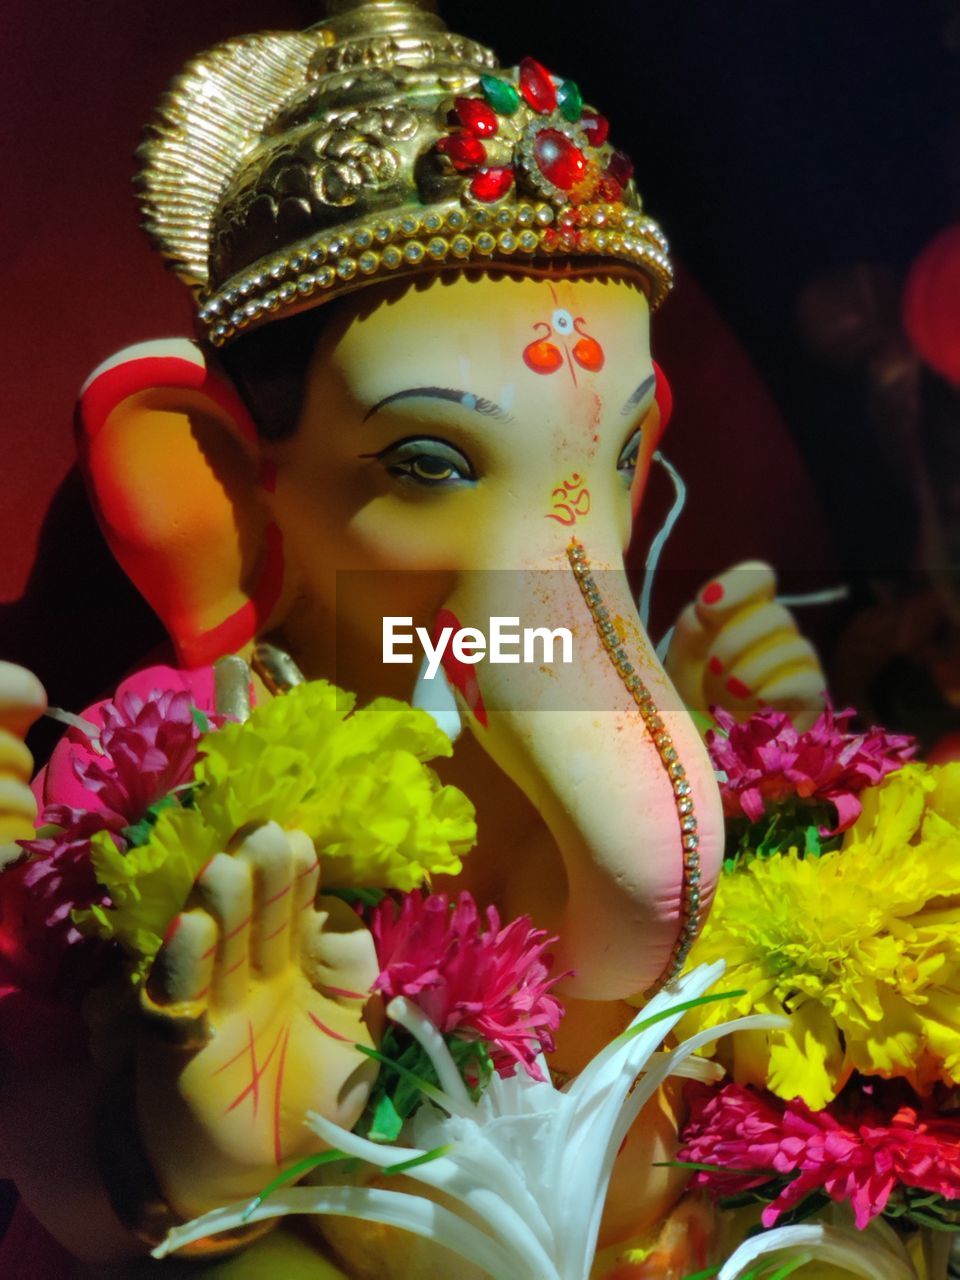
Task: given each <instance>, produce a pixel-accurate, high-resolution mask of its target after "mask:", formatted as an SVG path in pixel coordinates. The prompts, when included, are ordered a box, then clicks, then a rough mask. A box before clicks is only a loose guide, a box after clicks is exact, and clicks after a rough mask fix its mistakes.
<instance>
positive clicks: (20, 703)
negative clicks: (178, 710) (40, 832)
mask: <svg viewBox="0 0 960 1280" xmlns="http://www.w3.org/2000/svg"><path fill="white" fill-rule="evenodd" d="M46 705H47V695H46V693H45V692H44V689H43V685H42V684H41V683H40V681H39V680H38V679H37V677H36V676H35V675H33V674H32V673H31V672H29V671H27V670H26V669H25V668H24V667H18V666H15V665H14V664H13V663H12V662H0V867H2V866H3V865H4V864H5V863H7V862H10V861H12V859H14V858H18V857H20V848H19V847H18V846H17V845H16V844H14V841H15V840H29V839H30V837H31V836H32V835H33V833H34V822H35V820H36V817H37V804H36V801H35V800H34V798H33V792H32V791H31V790H30V785H29V783H30V777H31V774H32V773H33V756H31V754H30V752H29V751H28V750H27V747H26V744H25V743H24V741H23V739H24V737H25V736H26V733H27V730H28V729H29V728H30V726H31V725H32V724H33V722H34V720H36V719H37V717H38V716H41V715H42V714H43V712H44V710H45V708H46Z"/></svg>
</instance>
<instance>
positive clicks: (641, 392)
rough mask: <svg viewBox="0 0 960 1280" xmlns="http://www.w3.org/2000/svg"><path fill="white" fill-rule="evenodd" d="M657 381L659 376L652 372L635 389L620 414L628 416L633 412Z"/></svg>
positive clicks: (624, 416)
mask: <svg viewBox="0 0 960 1280" xmlns="http://www.w3.org/2000/svg"><path fill="white" fill-rule="evenodd" d="M656 383H657V378H656V375H655V374H651V375H650V377H649V378H647V380H646V382H641V383H640V385H639V387H637V389H636V391H634V393H633V395H632V396H631V397H630V399H629V400H628V401H627V403H626V404H625V405H624V406H623V408H622V409H621V410H620V416H621V417H623V418H626V417H627V416H628V415H629V414H631V413H633V411H634V409H636V407H637V405H638V404H640V403H641V401H643V400H645V399H646V397H647V395H648V394H649V392H650V389H651V387H655V386H656Z"/></svg>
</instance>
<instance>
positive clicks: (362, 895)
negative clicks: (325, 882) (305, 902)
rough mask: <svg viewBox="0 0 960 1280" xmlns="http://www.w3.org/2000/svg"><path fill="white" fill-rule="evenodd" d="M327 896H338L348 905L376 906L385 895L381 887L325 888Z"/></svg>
mask: <svg viewBox="0 0 960 1280" xmlns="http://www.w3.org/2000/svg"><path fill="white" fill-rule="evenodd" d="M323 892H324V893H325V894H326V896H327V897H328V898H339V899H340V901H341V902H345V903H346V904H347V905H348V906H350V907H377V906H379V905H380V903H381V902H382V901H383V900H384V898H385V897H386V896H387V895H386V893H385V892H384V890H383V889H327V888H324V890H323Z"/></svg>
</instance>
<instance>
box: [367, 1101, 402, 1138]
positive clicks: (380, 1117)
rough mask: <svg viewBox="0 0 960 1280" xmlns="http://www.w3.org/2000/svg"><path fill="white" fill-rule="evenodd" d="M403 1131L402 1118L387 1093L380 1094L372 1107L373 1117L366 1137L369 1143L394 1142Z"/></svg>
mask: <svg viewBox="0 0 960 1280" xmlns="http://www.w3.org/2000/svg"><path fill="white" fill-rule="evenodd" d="M402 1129H403V1116H401V1115H400V1114H399V1112H398V1111H397V1108H396V1107H395V1106H394V1105H393V1099H392V1098H391V1097H390V1095H389V1094H388V1093H381V1094H380V1096H379V1097H378V1098H377V1100H376V1102H375V1103H374V1106H373V1116H372V1118H371V1121H370V1127H369V1128H368V1129H367V1131H366V1133H367V1137H368V1138H369V1139H370V1141H371V1142H396V1140H397V1139H398V1138H399V1137H400V1131H401V1130H402Z"/></svg>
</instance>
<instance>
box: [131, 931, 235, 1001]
mask: <svg viewBox="0 0 960 1280" xmlns="http://www.w3.org/2000/svg"><path fill="white" fill-rule="evenodd" d="M217 935H218V929H217V925H216V922H215V921H214V919H213V918H212V916H211V915H210V914H209V912H207V911H204V910H202V909H201V908H193V909H191V910H189V911H181V912H180V914H179V915H178V916H176V917H175V918H174V919H173V921H172V922H171V924H170V927H169V928H168V929H167V934H166V937H165V938H164V940H163V946H162V947H161V948H160V950H159V951H158V953H157V957H156V959H155V960H154V962H153V966H152V967H151V969H150V974H149V977H148V978H147V983H146V992H145V996H146V1002H147V1004H148V1006H152V1011H153V1012H156V1011H161V1012H163V1011H166V1012H168V1013H171V1014H175V1015H177V1016H188V1017H190V1018H197V1017H199V1016H200V1015H201V1014H202V1013H203V1012H204V1010H205V1009H206V1007H207V1003H208V1000H209V997H210V984H211V980H212V977H213V961H214V956H215V955H216V950H217Z"/></svg>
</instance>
